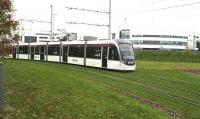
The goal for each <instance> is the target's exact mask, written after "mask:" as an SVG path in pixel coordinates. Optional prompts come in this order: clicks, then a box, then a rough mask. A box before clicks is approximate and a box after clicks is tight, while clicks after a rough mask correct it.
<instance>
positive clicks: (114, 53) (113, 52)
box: [109, 46, 119, 60]
mask: <svg viewBox="0 0 200 119" xmlns="http://www.w3.org/2000/svg"><path fill="white" fill-rule="evenodd" d="M109 60H119V54H118V50H117V48H116V47H114V46H111V47H109Z"/></svg>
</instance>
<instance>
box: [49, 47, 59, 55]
mask: <svg viewBox="0 0 200 119" xmlns="http://www.w3.org/2000/svg"><path fill="white" fill-rule="evenodd" d="M48 55H60V47H59V46H49V47H48Z"/></svg>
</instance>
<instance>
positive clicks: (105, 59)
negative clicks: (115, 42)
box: [102, 47, 108, 67]
mask: <svg viewBox="0 0 200 119" xmlns="http://www.w3.org/2000/svg"><path fill="white" fill-rule="evenodd" d="M107 51H108V47H103V52H102V67H107V58H108V56H107V54H108V53H107Z"/></svg>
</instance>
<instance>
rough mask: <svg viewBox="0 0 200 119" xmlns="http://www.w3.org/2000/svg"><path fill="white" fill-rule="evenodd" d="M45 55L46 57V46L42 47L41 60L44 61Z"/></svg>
mask: <svg viewBox="0 0 200 119" xmlns="http://www.w3.org/2000/svg"><path fill="white" fill-rule="evenodd" d="M44 55H45V48H44V46H41V47H40V60H41V61H44Z"/></svg>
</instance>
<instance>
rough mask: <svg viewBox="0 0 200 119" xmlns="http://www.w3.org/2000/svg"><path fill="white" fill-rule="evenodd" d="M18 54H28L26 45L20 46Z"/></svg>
mask: <svg viewBox="0 0 200 119" xmlns="http://www.w3.org/2000/svg"><path fill="white" fill-rule="evenodd" d="M19 54H28V46H20V47H19Z"/></svg>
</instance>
